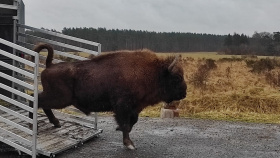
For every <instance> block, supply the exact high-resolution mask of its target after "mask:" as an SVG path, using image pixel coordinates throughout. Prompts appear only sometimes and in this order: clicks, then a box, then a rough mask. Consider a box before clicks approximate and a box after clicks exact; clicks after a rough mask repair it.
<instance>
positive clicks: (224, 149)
mask: <svg viewBox="0 0 280 158" xmlns="http://www.w3.org/2000/svg"><path fill="white" fill-rule="evenodd" d="M98 125H99V128H101V129H103V130H104V131H103V133H102V134H100V136H99V137H98V138H94V139H92V140H90V141H88V142H86V143H84V144H83V145H82V146H78V147H77V148H75V149H70V150H67V151H64V152H62V153H60V154H58V155H56V158H142V157H143V158H158V157H160V158H173V157H174V158H183V157H186V158H189V157H190V158H203V157H208V158H209V157H212V158H220V157H230V158H232V157H237V158H240V157H244V158H245V157H246V158H250V157H251V158H266V157H267V158H274V157H275V158H276V157H277V158H279V157H280V125H278V124H256V123H240V122H226V121H213V120H200V119H182V118H176V119H160V118H140V119H139V121H138V123H136V125H135V126H134V128H133V130H132V132H131V134H130V137H131V140H132V141H133V142H134V144H135V146H136V147H137V150H134V151H131V150H128V149H126V148H125V147H124V146H123V145H122V133H121V132H119V131H115V128H116V123H115V121H114V119H113V118H112V117H107V116H105V117H99V124H98ZM8 155H10V156H7V154H6V155H5V153H3V152H2V153H0V158H8V157H9V158H14V157H18V156H14V153H11V152H10V153H9V154H8ZM21 157H22V156H21ZM40 158H43V156H40Z"/></svg>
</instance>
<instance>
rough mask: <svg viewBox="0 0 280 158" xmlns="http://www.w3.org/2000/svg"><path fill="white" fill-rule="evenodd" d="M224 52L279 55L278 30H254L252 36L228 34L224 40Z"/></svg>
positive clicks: (279, 34)
mask: <svg viewBox="0 0 280 158" xmlns="http://www.w3.org/2000/svg"><path fill="white" fill-rule="evenodd" d="M223 50H224V52H225V53H226V54H240V55H244V54H252V55H268V56H279V55H280V32H273V33H269V32H259V33H258V32H255V33H254V34H253V36H252V37H248V36H245V35H244V34H241V35H239V34H236V33H234V34H233V35H230V34H228V35H227V36H226V38H225V40H224V49H223Z"/></svg>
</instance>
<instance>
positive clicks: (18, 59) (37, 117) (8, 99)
mask: <svg viewBox="0 0 280 158" xmlns="http://www.w3.org/2000/svg"><path fill="white" fill-rule="evenodd" d="M14 1H15V4H17V3H16V2H17V1H18V0H14ZM0 8H7V9H9V10H17V9H18V7H17V6H16V5H14V6H13V5H2V4H0ZM13 20H14V22H13V31H12V32H13V37H14V38H13V40H12V42H9V41H7V40H5V39H2V38H0V46H1V47H0V57H1V59H4V60H0V79H1V83H0V90H1V92H4V93H3V94H2V93H0V141H1V142H4V143H5V144H8V145H9V146H11V147H14V148H15V149H16V150H18V151H19V152H24V153H26V154H29V155H31V156H32V158H36V156H37V155H38V154H42V155H45V156H49V157H53V156H55V155H56V154H58V153H59V152H62V151H64V150H67V149H69V148H72V147H75V146H77V145H79V144H82V143H83V142H85V141H87V140H88V139H91V138H93V137H96V136H98V135H99V134H100V133H101V132H102V130H101V129H98V128H97V113H93V114H92V115H91V116H85V115H70V114H68V113H73V112H70V111H74V113H75V114H77V111H78V110H77V109H74V108H72V107H70V108H67V110H62V111H63V112H64V111H67V112H68V113H63V112H62V111H54V114H55V116H56V117H57V118H58V119H59V120H60V123H61V125H62V127H61V128H54V127H53V125H52V124H51V123H49V121H48V119H47V117H46V116H45V115H44V114H43V113H40V112H39V113H37V110H38V109H37V106H38V104H37V102H38V92H39V91H40V90H41V86H40V72H41V71H42V70H43V69H44V68H45V64H44V61H45V59H46V53H43V54H40V55H39V54H38V53H36V52H34V51H32V49H33V47H34V46H35V45H36V44H37V43H39V42H44V43H49V44H51V45H52V46H53V47H54V49H55V51H54V53H55V58H56V59H54V60H53V63H58V62H64V61H73V60H74V61H76V60H88V58H89V57H91V56H94V55H98V54H100V53H101V44H99V43H96V42H92V41H87V40H83V39H79V38H75V37H71V36H67V35H63V34H61V33H58V32H55V31H50V30H44V29H37V28H34V27H30V26H26V25H24V24H20V23H18V18H17V17H14V18H13ZM2 46H5V47H3V48H5V49H2ZM6 47H7V49H6ZM10 50H12V51H10ZM32 58H34V59H35V61H30V60H29V59H32ZM2 80H3V81H5V82H2ZM6 83H7V84H6ZM2 90H3V91H2ZM32 93H33V94H34V97H33V96H31V95H30V94H32ZM28 101H32V102H33V103H34V108H30V107H29V106H28ZM29 112H33V119H30V118H29V117H28V113H29ZM29 124H33V129H32V130H30V129H29ZM37 124H38V126H37ZM37 127H38V129H37Z"/></svg>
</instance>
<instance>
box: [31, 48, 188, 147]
mask: <svg viewBox="0 0 280 158" xmlns="http://www.w3.org/2000/svg"><path fill="white" fill-rule="evenodd" d="M42 49H47V50H48V56H47V60H46V69H45V70H44V71H43V72H42V74H41V81H42V86H43V92H42V93H40V94H39V96H38V98H39V104H38V106H39V107H40V108H43V110H44V112H45V113H46V115H47V116H48V118H49V120H50V122H51V123H53V124H54V126H55V127H60V124H59V121H58V119H57V118H56V117H55V116H54V115H53V113H52V111H51V109H61V108H65V107H67V106H69V105H73V106H75V107H76V108H77V109H79V110H80V111H82V112H83V113H85V114H86V115H88V114H90V112H104V111H112V112H114V114H115V115H114V116H115V119H116V122H117V123H118V125H119V126H118V129H119V130H121V131H122V132H123V143H124V145H125V146H126V147H127V148H129V149H135V146H134V144H133V142H132V141H131V140H130V138H129V133H130V131H131V129H132V127H133V125H134V124H135V123H136V122H137V120H138V115H139V113H140V112H141V111H142V110H143V109H144V108H145V107H147V106H149V105H154V104H156V103H159V102H161V101H164V102H167V103H170V102H172V101H174V100H180V99H183V98H185V97H186V89H187V85H186V82H185V81H184V77H183V76H184V75H183V69H182V67H181V66H180V64H179V62H178V60H179V59H178V57H174V56H172V57H168V58H159V57H157V56H156V55H155V53H152V52H150V51H148V50H143V51H134V52H132V51H131V52H129V51H120V52H115V53H109V54H103V55H100V56H96V57H94V58H92V59H91V60H86V61H78V62H63V63H58V64H52V59H53V48H52V47H51V46H49V45H47V44H40V45H38V46H36V48H35V49H34V51H36V52H40V51H41V50H42ZM30 106H33V105H32V102H31V104H30ZM30 117H32V115H31V116H30Z"/></svg>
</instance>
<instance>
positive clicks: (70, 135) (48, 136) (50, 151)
mask: <svg viewBox="0 0 280 158" xmlns="http://www.w3.org/2000/svg"><path fill="white" fill-rule="evenodd" d="M9 109H13V110H14V111H17V112H18V113H19V114H21V115H24V116H26V117H28V112H26V111H25V110H22V109H20V108H18V107H15V106H12V105H10V106H9ZM54 113H55V115H56V117H57V118H58V119H59V121H60V123H61V125H62V127H61V128H54V127H53V125H52V124H50V123H49V120H48V118H47V117H46V116H45V115H44V114H42V113H38V118H37V120H38V133H37V152H38V154H41V155H45V156H49V157H54V156H55V155H56V154H58V153H60V152H62V151H65V150H67V149H69V148H74V147H76V146H78V145H81V144H83V143H84V142H85V141H87V140H89V139H91V138H94V137H97V136H98V135H99V134H100V133H102V130H101V129H98V130H96V129H95V127H94V125H93V124H92V123H93V122H94V120H93V119H91V118H90V117H86V118H85V117H84V118H83V117H79V116H74V115H69V114H64V113H61V112H59V111H54ZM0 115H1V116H3V117H5V118H7V119H9V120H11V121H13V122H15V123H16V124H19V125H21V126H24V127H28V124H27V123H26V122H25V121H23V120H21V119H18V118H17V117H15V116H13V115H11V114H9V113H5V112H3V111H1V112H0ZM0 128H1V129H4V130H7V131H10V132H12V133H14V134H16V135H18V136H21V137H23V138H25V139H27V140H30V141H32V137H31V136H30V135H28V134H26V133H25V132H22V131H21V130H19V129H17V128H15V127H13V126H9V125H7V124H5V123H3V122H0ZM0 137H2V138H4V139H6V140H9V141H11V142H16V143H17V144H20V145H22V146H23V147H25V148H27V149H31V147H30V146H28V145H26V144H24V143H22V142H20V141H18V140H15V139H14V138H13V137H11V136H9V135H7V134H5V133H0Z"/></svg>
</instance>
